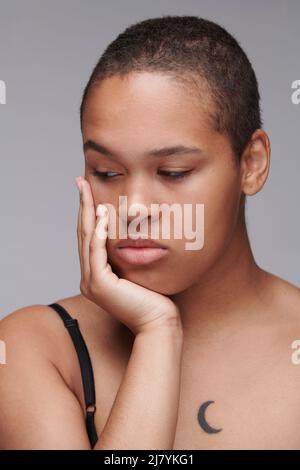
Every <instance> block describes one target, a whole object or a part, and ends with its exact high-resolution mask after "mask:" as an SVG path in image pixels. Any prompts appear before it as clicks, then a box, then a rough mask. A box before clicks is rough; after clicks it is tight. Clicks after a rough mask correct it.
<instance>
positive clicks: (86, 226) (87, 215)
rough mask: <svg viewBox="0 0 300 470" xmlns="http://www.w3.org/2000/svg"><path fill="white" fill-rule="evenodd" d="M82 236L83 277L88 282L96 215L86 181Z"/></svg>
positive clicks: (82, 212) (83, 183) (89, 188)
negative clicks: (91, 242)
mask: <svg viewBox="0 0 300 470" xmlns="http://www.w3.org/2000/svg"><path fill="white" fill-rule="evenodd" d="M81 197H82V209H81V236H82V245H81V250H82V260H83V276H84V280H85V281H86V282H89V277H90V260H89V258H90V241H91V238H92V236H93V232H94V230H95V222H96V214H95V204H94V199H93V195H92V190H91V187H90V184H89V182H88V181H87V180H86V179H83V180H82V181H81Z"/></svg>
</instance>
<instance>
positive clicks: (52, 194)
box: [0, 0, 300, 317]
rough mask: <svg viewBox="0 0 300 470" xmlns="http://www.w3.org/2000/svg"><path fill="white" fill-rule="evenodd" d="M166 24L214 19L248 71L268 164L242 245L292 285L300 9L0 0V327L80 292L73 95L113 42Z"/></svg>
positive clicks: (273, 4)
mask: <svg viewBox="0 0 300 470" xmlns="http://www.w3.org/2000/svg"><path fill="white" fill-rule="evenodd" d="M165 14H177V15H197V16H202V17H204V18H207V19H211V20H213V21H216V22H217V23H219V24H221V25H222V26H224V27H225V28H226V29H227V30H228V31H229V32H230V33H232V34H233V35H234V36H235V37H236V38H237V39H238V41H239V42H240V44H241V46H242V47H243V48H244V50H245V52H246V53H247V54H248V57H249V59H250V60H251V62H252V64H253V66H254V69H255V71H256V74H257V78H258V81H259V87H260V92H261V96H262V111H263V120H264V128H265V130H266V131H267V132H268V134H269V136H270V139H271V144H272V156H271V157H272V159H271V170H270V174H269V179H268V181H267V183H266V185H265V186H264V188H263V190H262V191H261V192H260V193H258V194H257V195H255V196H253V197H251V198H248V208H247V220H248V227H249V234H250V241H251V245H252V248H253V251H254V255H255V258H256V260H257V262H258V264H259V265H260V266H262V267H264V269H267V270H268V271H271V272H273V273H274V274H277V275H279V276H280V277H283V278H285V279H287V280H289V281H290V282H292V283H294V284H296V285H297V286H298V287H299V286H300V271H299V261H300V255H299V249H298V243H299V240H300V237H299V232H300V224H299V209H298V201H299V174H300V163H299V161H300V160H299V150H298V149H299V130H300V105H294V104H292V102H291V94H292V89H291V83H292V82H293V81H294V80H297V79H298V80H299V79H300V58H299V57H300V54H299V45H300V28H299V19H300V2H299V0H289V1H285V2H284V1H276V0H255V1H253V0H252V1H247V0H240V1H238V0H220V1H216V0H209V1H204V0H199V1H196V0H193V1H192V0H190V1H189V0H186V1H185V2H183V1H182V0H178V1H174V0H173V1H170V0H169V1H164V0H160V1H152V2H151V3H150V2H149V1H144V0H142V1H141V0H139V1H133V0H127V1H121V0H119V1H116V0H111V1H109V2H108V1H101V0H98V1H96V0H89V1H86V0H85V1H83V0H81V1H79V0H51V1H49V0H19V1H16V0H7V1H5V0H0V79H1V80H4V81H5V82H6V86H7V103H6V104H5V105H0V175H1V184H0V205H1V263H0V288H1V296H0V299H1V300H0V317H3V316H5V315H7V314H8V313H10V312H12V311H13V310H15V309H17V308H20V307H23V306H26V305H31V304H37V303H43V304H46V303H50V302H52V301H54V300H56V299H58V298H60V297H66V296H70V295H74V294H78V293H79V281H80V268H79V259H78V254H77V239H76V224H77V210H78V201H79V197H78V193H77V188H76V186H75V182H74V178H75V176H77V175H80V174H83V171H84V160H83V153H82V148H81V145H82V143H81V135H80V127H79V112H78V108H79V104H80V98H81V94H82V91H83V88H84V85H85V83H86V81H87V79H88V77H89V74H90V73H91V71H92V67H93V66H94V65H95V63H96V62H97V60H98V58H99V57H100V55H101V53H102V52H103V50H104V48H105V47H106V46H107V45H108V43H110V42H111V41H112V40H113V39H114V38H115V37H116V36H117V34H119V33H120V32H121V31H123V30H124V28H125V27H127V26H128V25H130V24H133V23H135V22H136V21H140V20H142V19H145V18H150V17H155V16H160V15H165Z"/></svg>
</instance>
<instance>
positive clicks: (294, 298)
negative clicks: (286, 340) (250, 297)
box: [267, 273, 300, 322]
mask: <svg viewBox="0 0 300 470" xmlns="http://www.w3.org/2000/svg"><path fill="white" fill-rule="evenodd" d="M267 274H268V276H269V279H270V284H271V289H270V292H271V297H270V300H271V303H272V305H273V306H274V310H275V311H278V313H280V315H281V317H282V319H283V320H288V319H289V320H290V322H294V321H295V322H300V288H299V287H297V286H296V285H295V284H293V283H291V282H289V281H287V280H285V279H283V278H281V277H279V276H276V275H274V274H271V273H267Z"/></svg>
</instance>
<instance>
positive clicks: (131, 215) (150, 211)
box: [118, 180, 159, 223]
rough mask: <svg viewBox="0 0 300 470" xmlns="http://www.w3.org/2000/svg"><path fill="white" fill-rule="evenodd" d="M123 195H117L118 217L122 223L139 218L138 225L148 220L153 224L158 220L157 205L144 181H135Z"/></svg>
mask: <svg viewBox="0 0 300 470" xmlns="http://www.w3.org/2000/svg"><path fill="white" fill-rule="evenodd" d="M132 183H133V184H132V185H131V186H130V187H128V188H127V191H126V192H125V194H123V195H119V208H118V212H119V217H120V219H121V220H122V221H125V220H127V222H128V223H130V222H132V221H133V220H134V219H135V218H137V217H138V218H139V223H143V222H144V221H146V220H147V219H148V223H154V222H156V221H157V219H158V218H159V207H158V203H155V201H154V200H153V191H152V190H151V188H149V182H148V185H147V183H146V182H145V181H142V180H140V181H139V182H138V181H137V180H135V183H134V182H132Z"/></svg>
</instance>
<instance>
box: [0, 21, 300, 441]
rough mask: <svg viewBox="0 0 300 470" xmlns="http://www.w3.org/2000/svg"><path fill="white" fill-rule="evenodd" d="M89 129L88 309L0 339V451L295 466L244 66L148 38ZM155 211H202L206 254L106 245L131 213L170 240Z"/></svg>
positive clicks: (284, 354)
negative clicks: (212, 454) (185, 455)
mask: <svg viewBox="0 0 300 470" xmlns="http://www.w3.org/2000/svg"><path fill="white" fill-rule="evenodd" d="M80 111H81V129H82V137H83V148H84V153H85V174H84V177H81V178H77V184H78V189H79V191H80V208H79V213H78V228H77V235H78V249H79V257H80V266H81V283H80V294H78V295H76V296H73V297H68V298H62V299H57V300H55V301H54V302H53V303H52V304H51V305H50V304H49V305H30V306H26V307H24V308H21V309H19V310H17V311H15V312H13V313H11V314H10V315H8V316H7V317H6V318H5V319H4V320H3V321H2V322H1V327H0V338H1V339H2V340H4V341H5V343H6V346H7V364H6V365H2V366H1V384H0V394H1V402H0V446H1V448H2V449H94V450H97V449H254V448H256V449H257V448H261V449H271V448H272V449H276V448H277V449H278V448H282V449H287V448H293V449H296V448H300V438H299V435H300V434H299V422H300V420H299V416H298V415H299V413H300V404H299V396H298V395H299V394H298V390H299V386H300V379H299V373H298V369H297V367H296V366H295V364H294V363H293V362H292V361H291V353H292V349H291V344H292V342H293V341H294V340H295V339H296V338H297V336H298V337H299V335H300V319H299V304H300V296H299V289H298V288H297V287H296V286H293V285H292V284H290V283H289V282H287V281H285V280H283V279H281V278H279V277H277V276H275V275H273V274H271V273H269V272H267V271H266V270H264V269H262V268H261V267H260V266H258V265H257V263H256V261H255V259H254V256H253V253H252V250H251V247H250V243H249V239H248V234H247V228H246V223H245V213H244V209H245V198H246V196H251V195H254V194H256V193H257V192H258V191H260V190H261V189H262V187H263V185H264V183H265V181H266V179H267V176H268V171H269V165H270V142H269V138H268V136H267V134H266V132H265V131H264V130H263V129H262V127H261V117H260V110H259V92H258V87H257V82H256V77H255V74H254V71H253V69H252V66H251V64H250V62H249V60H248V58H247V57H246V55H245V53H244V52H243V50H242V49H241V47H240V46H239V44H238V43H237V41H236V40H235V39H234V38H233V37H232V36H231V35H230V34H229V33H228V32H227V31H225V30H224V29H223V28H222V27H220V26H218V25H216V24H215V23H213V22H210V21H208V20H204V19H201V18H197V17H189V16H183V17H179V16H165V17H161V18H152V19H149V20H145V21H142V22H140V23H137V24H135V25H132V26H130V27H129V28H127V29H126V30H125V31H124V33H122V34H120V35H119V36H118V37H117V38H116V39H115V41H113V42H112V43H111V44H110V45H109V46H108V48H107V49H106V51H105V52H104V53H103V55H102V57H101V58H100V60H99V62H98V64H97V65H96V66H95V68H94V70H93V73H92V75H91V77H90V80H89V82H88V84H87V86H86V88H85V91H84V94H83V99H82V104H81V109H80ZM119 196H123V197H124V196H125V197H126V198H127V199H126V202H127V207H128V210H127V209H126V210H125V211H124V206H120V205H119ZM153 203H154V204H162V203H165V204H167V205H168V206H171V205H172V204H173V203H175V204H178V205H179V207H184V204H187V205H190V206H191V207H192V208H193V216H195V207H197V204H203V206H204V208H205V219H204V222H205V223H204V232H203V235H204V245H203V246H201V247H200V249H196V250H195V249H194V250H187V249H186V245H185V244H186V239H187V237H186V236H185V235H184V236H183V237H181V238H176V237H175V236H174V230H173V228H172V231H171V235H170V237H169V238H167V239H163V237H162V236H161V232H160V237H159V239H157V240H156V243H158V245H159V246H155V247H154V245H153V243H152V247H150V244H151V243H150V242H151V240H148V245H147V246H148V247H146V242H145V241H144V240H139V241H134V240H133V239H132V238H133V237H127V240H126V242H124V240H121V237H119V235H117V237H116V238H114V237H109V236H108V235H109V233H110V228H111V225H112V224H113V223H114V222H115V221H114V220H113V211H111V212H110V211H108V210H107V209H108V208H109V207H113V208H115V209H116V211H115V214H117V215H118V216H119V217H120V216H121V217H120V218H119V219H118V221H117V222H116V223H117V225H118V227H117V228H119V224H120V223H123V225H124V226H125V228H127V229H128V230H127V235H128V234H129V235H130V233H131V232H130V230H129V226H130V223H131V222H133V221H134V220H133V212H130V210H129V208H134V207H139V206H142V207H143V208H145V207H146V209H147V213H146V214H145V213H144V215H143V217H142V221H143V222H145V221H147V222H149V220H150V227H152V224H154V223H158V224H160V226H162V224H161V222H162V218H161V213H160V212H158V213H157V212H155V211H154V210H153V212H152V204H153ZM136 205H137V206H136ZM105 207H106V208H107V209H106V211H105ZM177 207H178V206H177ZM193 220H194V218H193ZM188 228H189V229H190V228H191V227H190V226H188ZM148 229H149V231H148V232H145V233H146V234H147V235H148V238H150V239H151V236H150V228H149V226H148ZM154 242H155V240H154ZM126 243H127V245H126ZM142 246H144V248H142ZM63 326H65V327H66V328H64V327H63ZM278 378H280V380H278Z"/></svg>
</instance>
